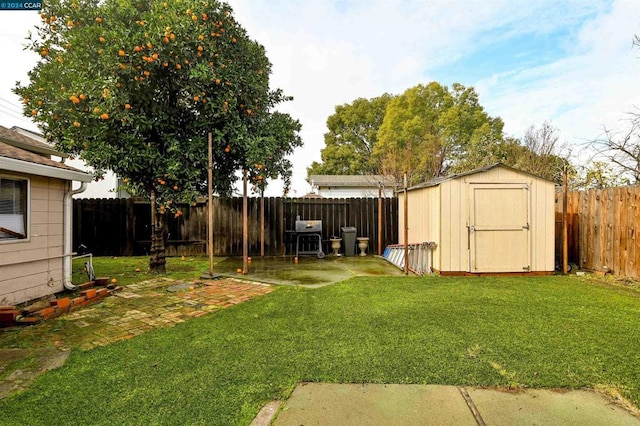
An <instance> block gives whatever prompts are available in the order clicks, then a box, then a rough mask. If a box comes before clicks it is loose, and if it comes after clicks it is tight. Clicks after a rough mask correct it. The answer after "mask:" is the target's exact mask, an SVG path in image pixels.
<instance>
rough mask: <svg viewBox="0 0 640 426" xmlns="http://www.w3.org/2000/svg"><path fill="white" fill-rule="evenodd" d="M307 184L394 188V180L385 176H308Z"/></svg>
mask: <svg viewBox="0 0 640 426" xmlns="http://www.w3.org/2000/svg"><path fill="white" fill-rule="evenodd" d="M309 182H310V183H311V185H315V186H360V187H377V186H378V183H381V184H382V185H383V186H392V187H395V186H396V179H395V178H394V177H393V176H386V175H310V176H309Z"/></svg>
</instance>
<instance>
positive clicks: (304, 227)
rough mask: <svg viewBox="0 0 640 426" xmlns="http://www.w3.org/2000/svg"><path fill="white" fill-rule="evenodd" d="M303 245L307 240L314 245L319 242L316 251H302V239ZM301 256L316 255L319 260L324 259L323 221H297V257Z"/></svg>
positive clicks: (298, 219)
mask: <svg viewBox="0 0 640 426" xmlns="http://www.w3.org/2000/svg"><path fill="white" fill-rule="evenodd" d="M301 238H302V240H303V243H304V240H305V239H308V240H312V242H313V243H316V242H317V249H316V250H300V239H301ZM301 254H315V255H316V256H318V259H322V258H323V257H324V252H323V251H322V221H321V220H300V217H298V218H297V220H296V257H297V256H298V255H301Z"/></svg>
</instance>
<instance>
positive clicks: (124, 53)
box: [118, 49, 127, 56]
mask: <svg viewBox="0 0 640 426" xmlns="http://www.w3.org/2000/svg"><path fill="white" fill-rule="evenodd" d="M126 54H127V53H126V52H125V51H124V50H122V49H120V50H118V55H119V56H124V55H126Z"/></svg>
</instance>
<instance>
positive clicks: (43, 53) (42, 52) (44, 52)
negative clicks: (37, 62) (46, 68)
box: [40, 48, 49, 56]
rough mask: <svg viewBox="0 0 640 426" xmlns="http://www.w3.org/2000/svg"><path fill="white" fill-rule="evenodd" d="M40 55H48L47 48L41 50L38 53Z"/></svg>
mask: <svg viewBox="0 0 640 426" xmlns="http://www.w3.org/2000/svg"><path fill="white" fill-rule="evenodd" d="M40 54H41V55H42V56H47V55H49V49H47V48H44V49H42V50H41V51H40Z"/></svg>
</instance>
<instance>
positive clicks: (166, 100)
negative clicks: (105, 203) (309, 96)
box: [15, 0, 300, 272]
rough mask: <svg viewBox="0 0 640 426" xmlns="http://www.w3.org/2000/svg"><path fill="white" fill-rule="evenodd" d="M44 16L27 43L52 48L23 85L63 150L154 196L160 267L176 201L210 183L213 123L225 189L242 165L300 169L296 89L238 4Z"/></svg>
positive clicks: (28, 109)
mask: <svg viewBox="0 0 640 426" xmlns="http://www.w3.org/2000/svg"><path fill="white" fill-rule="evenodd" d="M41 16H42V24H41V25H40V26H39V27H38V28H37V34H36V36H35V37H33V38H31V43H30V45H29V46H28V48H29V49H31V50H33V51H36V52H38V53H39V54H40V55H41V59H40V61H39V62H38V64H37V65H36V66H35V68H34V69H33V70H32V71H31V72H30V73H29V77H30V80H31V81H30V83H29V85H27V86H24V87H21V86H19V87H17V88H16V89H15V92H16V93H17V94H19V95H20V96H22V98H23V100H24V104H25V105H24V109H25V113H26V114H28V115H30V116H32V118H33V120H34V121H35V122H36V123H37V124H38V125H39V126H40V128H41V129H42V131H43V133H44V135H45V137H46V138H47V140H49V141H52V142H55V143H56V147H57V148H58V149H59V150H61V151H63V152H66V153H69V154H72V155H75V156H78V157H80V158H82V159H84V160H85V161H86V162H87V163H88V164H89V165H90V166H92V167H94V168H95V172H96V175H97V176H100V175H102V174H103V173H104V172H105V171H106V170H108V169H111V170H113V171H114V172H115V173H116V174H117V175H118V176H120V177H121V178H122V179H123V182H125V184H126V185H127V186H128V187H129V189H130V190H131V191H133V192H135V193H137V194H140V195H145V196H148V197H149V198H150V200H151V209H152V222H153V230H154V231H153V235H152V245H151V254H152V257H151V259H150V268H151V270H153V271H157V272H163V271H164V264H165V262H164V238H163V234H164V220H163V218H164V215H165V213H166V212H169V211H171V212H172V213H174V214H175V215H176V216H177V217H179V216H180V215H181V214H182V213H181V211H179V210H177V209H176V207H175V206H176V204H177V203H178V202H188V201H192V200H194V198H195V197H196V196H197V195H199V194H203V193H206V188H207V186H206V174H207V162H208V160H207V133H208V132H212V133H213V140H214V170H213V174H214V181H213V186H214V189H215V192H217V193H218V194H221V195H225V194H229V193H230V191H231V188H232V184H233V183H234V181H235V176H234V171H235V170H237V169H238V168H240V167H247V165H254V164H260V165H262V167H266V166H269V167H267V168H268V170H269V174H267V176H269V177H273V176H276V175H278V174H284V175H285V177H286V176H288V173H290V172H289V168H290V164H288V162H287V161H286V159H284V157H283V156H284V155H286V154H287V153H289V152H291V150H292V149H293V148H294V147H295V146H298V145H299V144H300V140H299V138H298V137H297V131H298V130H299V123H297V122H296V121H295V120H293V119H291V117H289V116H287V115H286V114H279V113H275V112H273V108H274V107H275V106H276V105H277V104H279V103H280V102H283V101H285V100H286V98H285V97H284V96H283V95H282V93H281V92H280V91H277V90H276V91H271V90H270V89H269V74H270V72H271V64H270V63H269V61H268V59H267V57H266V55H265V51H264V48H263V47H262V46H261V45H260V44H258V43H257V42H255V41H253V40H251V39H250V38H249V37H248V35H247V34H246V31H245V30H244V29H243V28H242V27H241V26H240V25H239V24H238V23H237V22H236V21H235V20H234V18H233V15H232V10H231V8H230V7H229V6H228V5H227V4H225V3H221V2H218V1H215V0H212V1H207V2H205V1H199V0H176V1H160V0H133V1H127V2H123V1H119V0H103V1H102V0H74V1H69V0H51V1H48V2H45V3H43V10H42V14H41ZM265 126H266V127H265ZM257 145H260V146H261V148H260V149H261V151H260V152H262V153H264V156H261V155H259V154H258V153H257V150H256V146H257ZM256 176H257V175H256Z"/></svg>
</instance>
